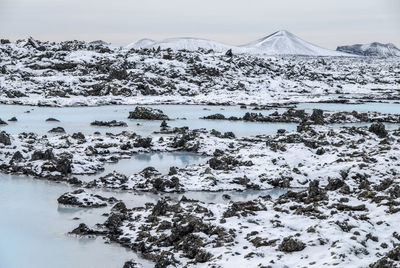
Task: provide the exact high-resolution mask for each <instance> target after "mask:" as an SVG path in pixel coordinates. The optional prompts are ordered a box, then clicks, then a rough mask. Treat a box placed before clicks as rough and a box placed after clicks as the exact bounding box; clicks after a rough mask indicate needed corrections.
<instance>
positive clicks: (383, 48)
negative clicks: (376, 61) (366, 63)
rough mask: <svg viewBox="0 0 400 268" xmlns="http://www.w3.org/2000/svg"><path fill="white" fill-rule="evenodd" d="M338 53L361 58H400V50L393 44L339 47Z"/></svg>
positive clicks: (376, 43)
mask: <svg viewBox="0 0 400 268" xmlns="http://www.w3.org/2000/svg"><path fill="white" fill-rule="evenodd" d="M336 51H341V52H346V53H351V54H355V55H359V56H370V57H382V58H388V57H400V49H398V48H397V47H396V46H395V45H393V44H390V43H389V44H382V43H378V42H373V43H370V44H355V45H349V46H339V47H337V48H336Z"/></svg>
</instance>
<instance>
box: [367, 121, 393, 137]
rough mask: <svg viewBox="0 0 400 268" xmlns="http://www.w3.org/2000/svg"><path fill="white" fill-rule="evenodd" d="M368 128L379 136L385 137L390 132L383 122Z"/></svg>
mask: <svg viewBox="0 0 400 268" xmlns="http://www.w3.org/2000/svg"><path fill="white" fill-rule="evenodd" d="M368 130H369V131H370V132H372V133H374V134H376V135H377V136H378V137H379V138H385V137H386V136H387V134H388V132H387V130H386V128H385V125H384V124H382V123H381V122H378V123H374V124H372V125H371V126H370V127H369V129H368Z"/></svg>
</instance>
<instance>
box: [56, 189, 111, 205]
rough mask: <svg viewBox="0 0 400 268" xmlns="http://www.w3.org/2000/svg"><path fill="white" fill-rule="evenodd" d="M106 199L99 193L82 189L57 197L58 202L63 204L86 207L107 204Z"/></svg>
mask: <svg viewBox="0 0 400 268" xmlns="http://www.w3.org/2000/svg"><path fill="white" fill-rule="evenodd" d="M80 195H83V196H80ZM85 195H86V197H85ZM88 197H89V198H90V200H89V199H88ZM106 200H107V198H104V197H101V196H99V195H90V194H86V192H85V190H83V189H78V190H75V191H73V192H71V193H64V194H63V195H61V196H60V197H59V198H58V199H57V201H58V203H60V204H63V205H71V206H79V207H86V208H95V207H104V206H107V203H106V202H105V201H106Z"/></svg>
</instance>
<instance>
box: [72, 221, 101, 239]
mask: <svg viewBox="0 0 400 268" xmlns="http://www.w3.org/2000/svg"><path fill="white" fill-rule="evenodd" d="M69 234H73V235H79V236H87V235H97V234H99V232H98V231H95V230H92V229H90V228H89V227H88V226H87V225H86V224H84V223H81V224H79V226H78V227H76V228H75V229H74V230H72V231H71V232H69Z"/></svg>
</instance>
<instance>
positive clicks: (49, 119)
mask: <svg viewBox="0 0 400 268" xmlns="http://www.w3.org/2000/svg"><path fill="white" fill-rule="evenodd" d="M46 122H60V120H58V119H55V118H52V117H50V118H47V119H46Z"/></svg>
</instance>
